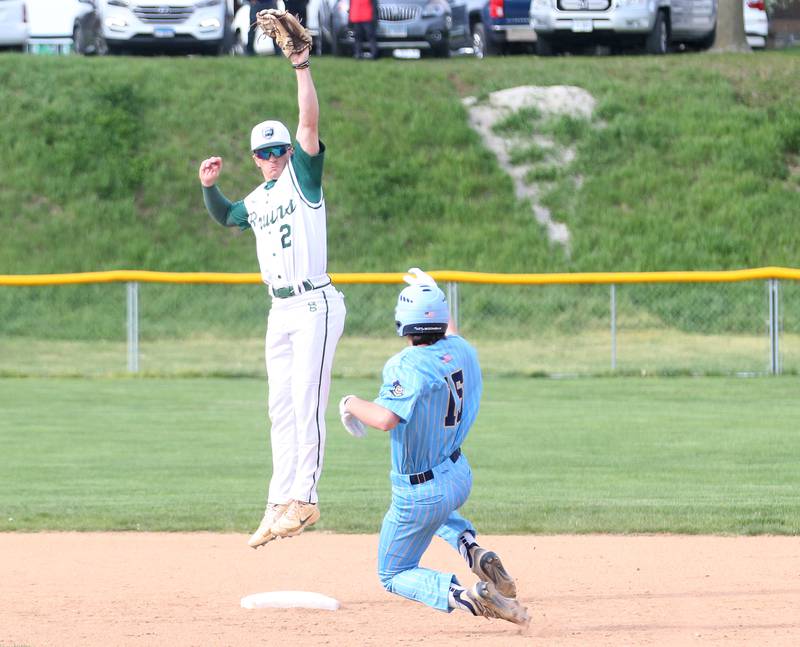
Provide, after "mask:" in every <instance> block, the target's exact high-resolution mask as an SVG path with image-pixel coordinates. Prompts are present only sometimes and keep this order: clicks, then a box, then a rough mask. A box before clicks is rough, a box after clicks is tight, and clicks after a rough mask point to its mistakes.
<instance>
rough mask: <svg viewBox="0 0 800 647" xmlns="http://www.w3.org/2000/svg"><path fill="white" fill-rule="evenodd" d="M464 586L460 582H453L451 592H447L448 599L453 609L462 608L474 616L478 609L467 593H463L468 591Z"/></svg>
mask: <svg viewBox="0 0 800 647" xmlns="http://www.w3.org/2000/svg"><path fill="white" fill-rule="evenodd" d="M466 590H467V589H465V588H464V587H463V586H459V585H458V584H451V585H450V592H449V593H448V594H447V601H448V604H449V605H450V608H451V609H461V611H469V612H470V613H471V614H472V615H473V616H477V615H478V610H477V609H476V608H475V605H474V604H472V602H470V601H469V598H467V596H466V595H463V594H464V593H465V592H466Z"/></svg>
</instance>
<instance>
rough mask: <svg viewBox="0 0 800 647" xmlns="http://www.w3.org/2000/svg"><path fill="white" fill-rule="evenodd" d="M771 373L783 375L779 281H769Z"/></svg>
mask: <svg viewBox="0 0 800 647" xmlns="http://www.w3.org/2000/svg"><path fill="white" fill-rule="evenodd" d="M768 290H769V372H770V373H772V374H773V375H780V374H781V354H780V345H779V342H780V316H779V315H780V300H779V295H778V279H769V282H768Z"/></svg>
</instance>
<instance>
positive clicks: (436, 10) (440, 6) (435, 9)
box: [422, 0, 450, 18]
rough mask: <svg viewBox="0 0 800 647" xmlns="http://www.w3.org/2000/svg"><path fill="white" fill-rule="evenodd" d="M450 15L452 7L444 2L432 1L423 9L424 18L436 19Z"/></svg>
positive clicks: (440, 0)
mask: <svg viewBox="0 0 800 647" xmlns="http://www.w3.org/2000/svg"><path fill="white" fill-rule="evenodd" d="M446 13H450V6H449V5H448V4H447V2H445V1H444V0H432V1H431V2H429V3H428V4H426V5H425V6H424V7H423V8H422V17H423V18H435V17H437V16H444V15H445V14H446Z"/></svg>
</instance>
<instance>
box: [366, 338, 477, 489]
mask: <svg viewBox="0 0 800 647" xmlns="http://www.w3.org/2000/svg"><path fill="white" fill-rule="evenodd" d="M482 391H483V381H482V379H481V369H480V366H479V365H478V355H477V353H476V352H475V349H474V348H473V347H472V346H470V345H469V344H468V343H467V342H466V340H464V339H463V338H461V337H458V336H456V335H450V336H448V337H445V338H444V339H441V340H439V341H438V342H436V343H435V344H433V345H432V346H409V347H408V348H405V349H403V350H402V351H400V352H399V353H398V354H397V355H395V356H394V357H392V358H391V359H390V360H389V361H388V362H386V366H384V368H383V386H381V390H380V394H379V395H378V397H377V398H376V399H375V402H376V403H377V404H379V405H381V406H382V407H386V408H387V409H389V410H390V411H392V412H394V413H395V414H396V415H397V416H398V417H399V418H400V420H401V422H400V424H399V425H398V426H397V427H396V428H395V429H392V431H391V432H390V434H391V444H392V470H393V471H395V472H398V473H400V474H416V473H417V472H424V471H426V470H428V469H430V468H431V467H433V466H434V465H438V464H439V463H441V462H443V461H444V460H445V459H446V458H448V457H449V456H450V454H452V453H453V452H454V451H455V450H456V449H458V448H459V447H461V444H462V443H463V442H464V440H465V439H466V437H467V433H468V432H469V429H470V427H471V426H472V423H473V422H474V421H475V417H476V416H477V415H478V407H479V405H480V399H481V393H482Z"/></svg>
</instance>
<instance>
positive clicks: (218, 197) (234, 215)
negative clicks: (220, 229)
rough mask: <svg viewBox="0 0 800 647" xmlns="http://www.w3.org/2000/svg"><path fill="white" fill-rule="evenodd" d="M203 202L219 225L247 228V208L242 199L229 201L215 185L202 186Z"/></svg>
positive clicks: (248, 225)
mask: <svg viewBox="0 0 800 647" xmlns="http://www.w3.org/2000/svg"><path fill="white" fill-rule="evenodd" d="M203 202H205V205H206V210H208V213H209V215H210V216H211V217H212V218H213V219H214V220H216V221H217V222H218V223H219V224H220V225H223V226H225V227H235V226H236V225H238V226H239V228H241V229H248V228H249V227H250V224H249V223H248V222H247V209H246V208H245V206H244V202H243V201H242V200H240V201H238V202H231V201H230V200H228V198H226V197H225V196H224V194H223V193H222V191H220V190H219V187H217V185H216V184H215V185H213V186H210V187H205V186H204V187H203Z"/></svg>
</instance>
